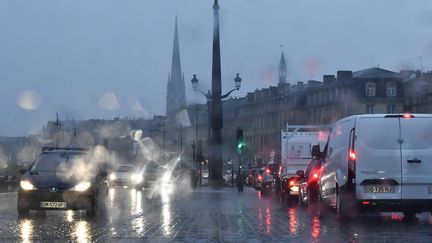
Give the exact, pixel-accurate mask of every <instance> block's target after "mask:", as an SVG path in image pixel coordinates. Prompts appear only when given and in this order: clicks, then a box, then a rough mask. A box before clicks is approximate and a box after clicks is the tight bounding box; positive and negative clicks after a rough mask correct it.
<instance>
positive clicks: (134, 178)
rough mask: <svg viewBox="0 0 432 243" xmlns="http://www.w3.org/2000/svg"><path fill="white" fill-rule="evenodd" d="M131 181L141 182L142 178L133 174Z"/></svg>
mask: <svg viewBox="0 0 432 243" xmlns="http://www.w3.org/2000/svg"><path fill="white" fill-rule="evenodd" d="M131 179H132V180H133V181H134V182H136V183H139V182H141V181H142V177H141V175H139V174H133V175H132V178H131Z"/></svg>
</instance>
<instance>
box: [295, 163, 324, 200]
mask: <svg viewBox="0 0 432 243" xmlns="http://www.w3.org/2000/svg"><path fill="white" fill-rule="evenodd" d="M322 162H323V160H321V159H313V160H311V162H310V164H309V166H308V168H307V169H306V172H305V173H304V176H302V177H300V178H301V179H300V183H299V203H300V205H308V204H310V203H313V202H316V201H317V199H318V192H319V184H318V179H319V177H320V174H321V168H322Z"/></svg>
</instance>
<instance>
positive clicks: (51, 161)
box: [30, 153, 82, 171]
mask: <svg viewBox="0 0 432 243" xmlns="http://www.w3.org/2000/svg"><path fill="white" fill-rule="evenodd" d="M79 158H82V155H78V154H66V153H52V154H42V155H40V156H39V158H38V159H37V160H36V161H35V163H34V164H33V166H32V167H31V168H30V171H59V170H63V171H64V170H67V169H68V168H71V167H73V166H74V165H75V164H76V163H77V162H78V159H79Z"/></svg>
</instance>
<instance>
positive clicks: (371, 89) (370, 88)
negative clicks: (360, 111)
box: [366, 82, 376, 96]
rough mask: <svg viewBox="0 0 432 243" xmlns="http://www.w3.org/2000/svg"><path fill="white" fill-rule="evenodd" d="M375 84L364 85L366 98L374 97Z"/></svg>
mask: <svg viewBox="0 0 432 243" xmlns="http://www.w3.org/2000/svg"><path fill="white" fill-rule="evenodd" d="M375 90H376V88H375V83H373V82H368V83H366V96H375Z"/></svg>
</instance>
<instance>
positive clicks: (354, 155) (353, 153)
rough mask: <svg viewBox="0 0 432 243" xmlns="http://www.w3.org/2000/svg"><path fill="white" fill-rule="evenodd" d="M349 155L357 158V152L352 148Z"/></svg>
mask: <svg viewBox="0 0 432 243" xmlns="http://www.w3.org/2000/svg"><path fill="white" fill-rule="evenodd" d="M349 157H350V159H351V160H356V159H357V155H356V152H355V151H354V150H351V151H350V152H349Z"/></svg>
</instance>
